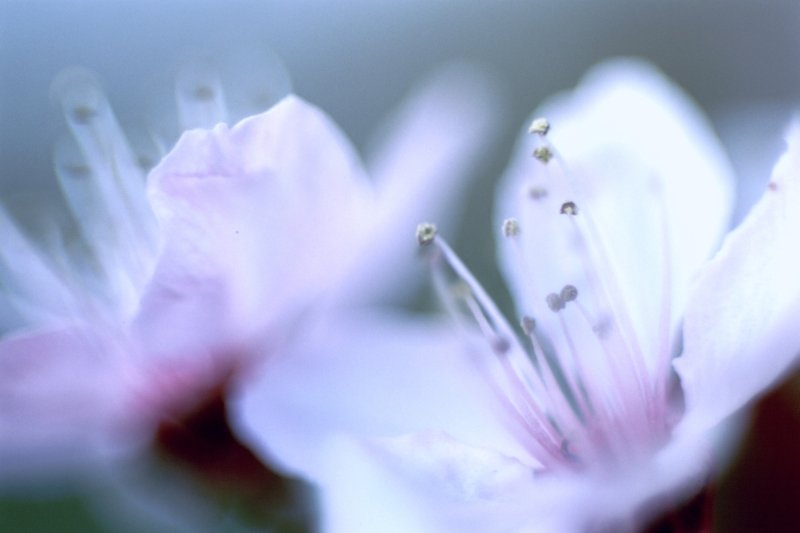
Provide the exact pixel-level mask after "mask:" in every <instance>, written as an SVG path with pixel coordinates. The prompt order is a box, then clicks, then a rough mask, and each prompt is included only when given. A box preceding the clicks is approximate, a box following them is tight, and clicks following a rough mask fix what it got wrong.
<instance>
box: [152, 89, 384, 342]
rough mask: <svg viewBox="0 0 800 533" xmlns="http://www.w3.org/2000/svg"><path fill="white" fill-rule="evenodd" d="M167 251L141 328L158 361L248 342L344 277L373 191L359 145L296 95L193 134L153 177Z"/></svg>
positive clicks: (357, 247)
mask: <svg viewBox="0 0 800 533" xmlns="http://www.w3.org/2000/svg"><path fill="white" fill-rule="evenodd" d="M149 180H150V182H149V192H150V197H151V200H152V203H153V207H154V210H155V212H156V214H157V217H158V219H159V221H160V223H161V225H162V227H163V230H164V234H165V237H164V240H165V244H164V250H163V255H162V257H161V260H160V262H159V264H158V266H157V269H156V272H155V275H154V279H153V280H152V283H151V286H150V287H149V292H148V294H146V296H145V299H144V303H143V311H142V313H140V319H139V325H140V326H141V327H142V328H144V329H145V330H146V331H147V333H146V334H144V338H145V339H151V340H152V344H153V348H154V350H155V352H164V351H175V350H177V349H182V350H192V349H202V348H205V349H213V348H214V347H217V348H219V347H220V346H224V347H225V348H228V347H229V346H225V345H228V344H230V343H231V342H232V341H233V340H239V341H242V340H243V339H246V338H247V337H248V335H252V334H253V333H254V332H255V331H261V330H263V329H264V328H265V327H267V326H269V325H275V323H276V322H277V321H278V320H288V319H291V317H292V314H293V313H294V312H297V311H298V310H299V309H300V308H302V307H303V306H304V305H306V304H307V303H308V301H309V300H310V299H312V298H315V297H317V296H318V295H319V294H320V293H321V292H322V291H323V289H324V288H326V287H329V286H330V285H332V284H333V282H334V281H335V280H336V279H338V278H339V277H340V276H342V275H343V273H344V272H345V271H347V268H348V267H349V265H350V264H351V262H352V261H353V259H354V257H355V254H356V252H357V251H359V250H360V243H361V242H362V234H363V228H364V227H365V223H364V217H365V216H366V217H368V214H369V209H370V208H371V202H370V201H369V200H371V199H370V197H369V193H370V190H369V188H368V183H367V181H366V178H365V176H364V174H363V171H362V168H361V166H360V163H359V160H358V158H357V157H356V155H355V153H354V151H353V149H352V147H351V146H350V144H349V142H348V141H347V140H346V139H345V137H344V136H343V135H342V133H341V132H340V131H339V130H338V129H337V128H336V126H335V125H334V124H333V123H332V122H331V121H330V119H328V118H327V117H326V116H325V115H324V114H323V113H322V112H320V111H319V110H317V109H316V108H314V107H313V106H311V105H309V104H307V103H305V102H304V101H302V100H301V99H299V98H297V97H295V96H289V97H287V98H285V99H284V100H282V101H281V102H280V103H279V104H277V105H276V106H275V107H273V108H272V109H270V110H269V111H267V112H265V113H263V114H261V115H256V116H253V117H250V118H248V119H245V120H244V121H242V122H240V123H239V124H237V125H236V126H234V127H232V128H229V127H228V126H226V125H224V124H219V125H217V126H216V127H215V128H214V129H213V130H194V131H190V132H187V133H185V134H184V135H183V136H182V137H181V139H180V140H179V141H178V143H177V145H176V146H175V148H174V149H173V151H172V152H171V153H170V154H168V155H167V156H166V157H165V158H164V159H163V160H162V162H161V163H160V164H159V165H158V166H157V167H156V168H155V169H154V170H153V171H152V173H151V174H150V176H149Z"/></svg>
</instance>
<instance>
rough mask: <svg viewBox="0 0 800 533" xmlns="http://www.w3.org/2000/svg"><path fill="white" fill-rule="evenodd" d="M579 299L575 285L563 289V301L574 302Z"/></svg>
mask: <svg viewBox="0 0 800 533" xmlns="http://www.w3.org/2000/svg"><path fill="white" fill-rule="evenodd" d="M577 298H578V289H577V288H576V287H575V285H564V288H563V289H561V299H562V300H564V302H565V303H566V302H572V301H575V300H576V299H577Z"/></svg>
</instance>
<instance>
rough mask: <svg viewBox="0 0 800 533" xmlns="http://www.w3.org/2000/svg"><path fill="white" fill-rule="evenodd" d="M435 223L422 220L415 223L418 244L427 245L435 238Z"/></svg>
mask: <svg viewBox="0 0 800 533" xmlns="http://www.w3.org/2000/svg"><path fill="white" fill-rule="evenodd" d="M436 231H437V230H436V225H435V224H431V223H430V222H423V223H421V224H419V225H417V242H418V243H419V244H420V246H428V245H429V244H431V243H432V242H433V239H435V238H436Z"/></svg>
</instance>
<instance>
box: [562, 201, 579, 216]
mask: <svg viewBox="0 0 800 533" xmlns="http://www.w3.org/2000/svg"><path fill="white" fill-rule="evenodd" d="M561 214H562V215H577V214H578V206H577V205H575V202H564V203H563V204H561Z"/></svg>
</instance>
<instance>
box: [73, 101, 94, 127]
mask: <svg viewBox="0 0 800 533" xmlns="http://www.w3.org/2000/svg"><path fill="white" fill-rule="evenodd" d="M71 115H72V119H73V120H74V121H75V122H78V123H80V124H88V123H89V122H91V121H92V120H93V119H94V118H95V117H96V116H97V110H96V109H95V108H93V107H90V106H88V105H78V106H76V107H74V108H73V109H72V113H71Z"/></svg>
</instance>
